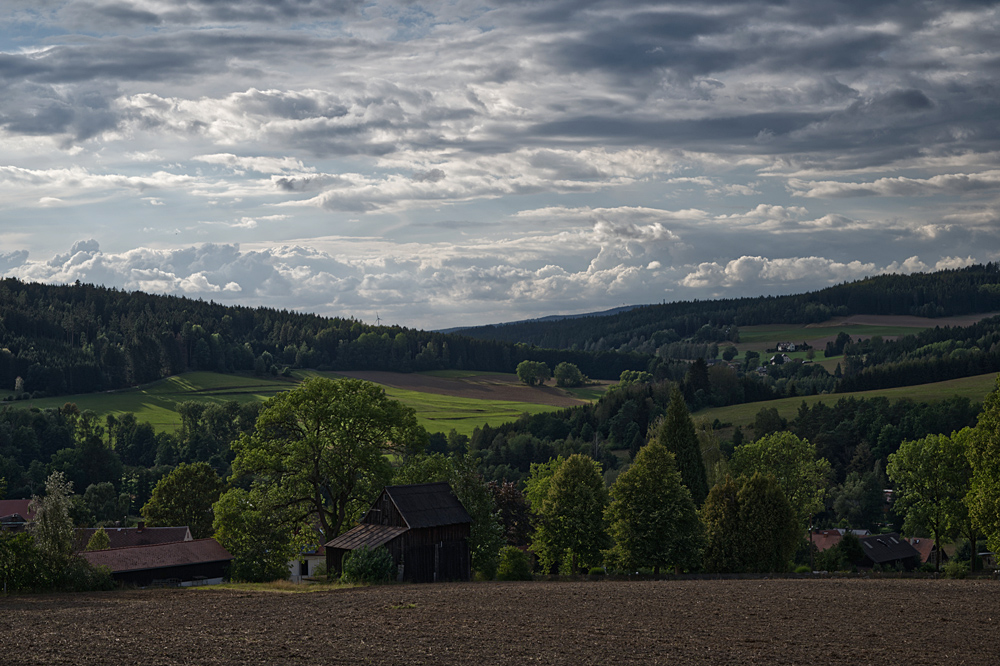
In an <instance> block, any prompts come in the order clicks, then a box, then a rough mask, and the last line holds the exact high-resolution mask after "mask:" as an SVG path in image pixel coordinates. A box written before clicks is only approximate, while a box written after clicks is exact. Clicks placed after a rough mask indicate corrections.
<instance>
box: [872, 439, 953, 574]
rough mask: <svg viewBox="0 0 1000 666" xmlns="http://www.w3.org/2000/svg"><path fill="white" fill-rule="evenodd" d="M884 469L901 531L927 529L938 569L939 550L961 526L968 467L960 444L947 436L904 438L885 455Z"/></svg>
mask: <svg viewBox="0 0 1000 666" xmlns="http://www.w3.org/2000/svg"><path fill="white" fill-rule="evenodd" d="M886 471H887V472H888V474H889V478H890V479H891V480H892V482H893V484H895V489H896V500H895V508H896V510H897V511H898V512H905V515H906V522H905V523H904V524H903V530H904V531H905V532H906V533H908V534H913V533H914V532H916V531H918V530H920V529H926V530H927V531H928V532H930V534H931V537H932V538H933V539H934V541H935V543H936V545H937V559H936V560H935V562H934V568H935V570H940V568H941V549H942V547H943V546H944V544H945V543H947V542H948V541H950V540H951V539H953V538H954V537H955V535H956V534H957V533H958V531H959V530H960V529H961V522H962V519H963V517H964V515H965V505H964V504H963V499H964V498H965V496H966V495H967V494H968V491H969V480H970V477H971V476H972V474H971V472H972V470H971V469H970V468H969V462H968V460H967V459H966V457H965V450H964V447H963V446H962V444H961V443H960V442H958V441H956V440H955V439H952V438H951V437H948V436H947V435H928V436H927V437H924V438H923V439H918V440H913V441H906V442H903V443H902V444H900V445H899V450H898V451H896V452H895V453H893V454H891V455H890V456H889V464H888V465H887V466H886Z"/></svg>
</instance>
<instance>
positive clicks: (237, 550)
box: [212, 488, 299, 583]
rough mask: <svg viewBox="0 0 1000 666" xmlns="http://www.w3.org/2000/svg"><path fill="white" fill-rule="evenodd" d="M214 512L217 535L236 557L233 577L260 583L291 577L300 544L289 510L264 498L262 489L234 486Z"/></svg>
mask: <svg viewBox="0 0 1000 666" xmlns="http://www.w3.org/2000/svg"><path fill="white" fill-rule="evenodd" d="M213 513H214V514H215V519H214V521H213V523H212V525H213V527H214V529H215V538H216V540H218V542H219V543H220V544H222V546H223V547H224V548H225V549H226V550H228V551H229V553H230V554H231V555H232V556H233V563H232V566H231V568H230V570H229V576H230V578H232V579H233V580H237V581H245V582H253V583H259V582H267V581H272V580H281V579H284V578H287V577H288V575H289V573H290V571H289V569H288V562H289V560H291V559H292V558H293V557H295V554H296V552H298V551H297V548H296V546H297V545H299V544H298V542H297V541H296V539H295V534H294V533H293V531H292V524H293V521H292V520H290V519H289V518H288V516H287V515H285V514H286V513H287V510H284V509H282V508H281V507H274V506H271V505H269V504H268V503H267V502H266V501H262V499H261V496H260V493H259V492H256V491H247V490H244V489H243V488H232V489H230V490H227V491H226V492H225V493H223V494H222V496H221V497H220V498H219V501H218V502H216V503H215V506H214V507H213Z"/></svg>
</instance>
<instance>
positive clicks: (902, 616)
mask: <svg viewBox="0 0 1000 666" xmlns="http://www.w3.org/2000/svg"><path fill="white" fill-rule="evenodd" d="M998 621H1000V583H998V582H997V581H971V580H964V581H950V580H860V579H839V580H810V579H802V580H727V581H722V580H699V581H692V580H686V581H644V582H612V581H595V582H544V583H542V582H537V583H471V584H469V583H466V584H437V585H391V586H385V587H375V588H359V589H348V590H340V591H329V592H318V593H310V594H278V593H262V592H236V591H227V590H150V591H132V592H113V593H101V594H87V595H40V596H22V597H11V598H0V622H2V631H0V663H3V664H18V665H20V664H24V665H29V664H110V665H117V664H128V665H130V666H131V665H142V666H158V665H164V666H171V665H184V666H192V665H196V664H220V665H226V666H230V665H232V666H237V665H243V664H517V665H518V666H521V665H524V664H574V665H575V664H614V665H617V664H716V665H717V664H850V665H851V666H857V665H858V664H879V665H880V666H884V665H886V664H889V665H893V664H906V665H907V666H911V665H915V664H928V665H930V664H935V665H940V664H949V665H952V664H997V663H998V662H1000V655H998V645H1000V622H998Z"/></svg>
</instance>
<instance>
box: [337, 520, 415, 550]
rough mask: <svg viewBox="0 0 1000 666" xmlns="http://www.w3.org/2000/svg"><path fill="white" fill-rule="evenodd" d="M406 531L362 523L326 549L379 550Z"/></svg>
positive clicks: (403, 528) (388, 526) (404, 529)
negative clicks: (364, 548)
mask: <svg viewBox="0 0 1000 666" xmlns="http://www.w3.org/2000/svg"><path fill="white" fill-rule="evenodd" d="M406 529H407V528H405V527H393V526H391V525H368V524H364V523H362V524H361V525H358V526H357V527H355V528H353V529H351V530H348V531H347V532H344V533H343V534H341V535H340V536H339V537H337V538H336V539H333V540H332V541H330V542H328V543H327V544H326V547H327V548H340V549H342V550H354V549H355V548H361V546H368V547H369V548H378V547H379V546H384V545H385V544H387V543H389V542H390V541H392V540H393V539H395V538H396V537H397V536H399V535H400V534H402V533H403V532H405V531H406Z"/></svg>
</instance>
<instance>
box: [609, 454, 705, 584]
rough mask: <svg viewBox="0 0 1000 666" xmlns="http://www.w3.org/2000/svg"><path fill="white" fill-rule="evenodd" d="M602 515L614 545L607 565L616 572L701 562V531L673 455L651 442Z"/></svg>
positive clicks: (619, 483) (625, 474) (613, 491)
mask: <svg viewBox="0 0 1000 666" xmlns="http://www.w3.org/2000/svg"><path fill="white" fill-rule="evenodd" d="M610 494H611V503H610V504H609V505H608V508H607V510H606V512H605V517H606V518H607V520H608V523H609V528H608V531H609V532H610V534H611V537H612V539H613V540H614V542H615V545H614V547H612V548H611V550H610V551H608V561H609V563H610V564H611V565H612V566H614V567H615V568H618V569H626V570H631V569H637V568H645V567H651V568H652V569H653V572H654V573H657V574H658V573H660V569H661V567H662V568H669V567H673V568H674V569H676V570H677V571H680V569H682V568H689V567H694V566H697V565H698V564H699V563H700V562H701V549H702V547H703V545H704V544H703V542H704V532H705V529H704V526H703V525H702V523H701V519H700V518H699V517H698V511H697V509H696V508H695V505H694V502H693V501H692V499H691V492H690V491H689V490H688V489H687V488H686V487H685V486H684V485H683V484H682V483H681V475H680V472H678V471H677V465H676V464H675V463H674V456H673V454H672V453H670V452H669V451H668V450H667V448H666V447H665V446H663V445H662V444H660V443H659V442H656V441H653V442H650V443H649V444H647V445H646V446H644V447H642V448H641V449H640V450H639V453H638V455H637V456H636V458H635V461H634V462H633V463H632V465H631V466H630V467H629V468H628V469H627V470H625V471H624V472H622V473H621V474H620V475H619V476H618V478H617V480H616V481H615V484H614V485H613V486H612V487H611V493H610Z"/></svg>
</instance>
